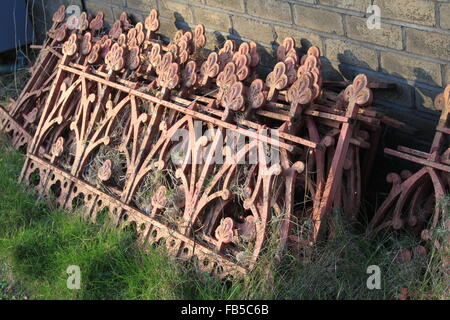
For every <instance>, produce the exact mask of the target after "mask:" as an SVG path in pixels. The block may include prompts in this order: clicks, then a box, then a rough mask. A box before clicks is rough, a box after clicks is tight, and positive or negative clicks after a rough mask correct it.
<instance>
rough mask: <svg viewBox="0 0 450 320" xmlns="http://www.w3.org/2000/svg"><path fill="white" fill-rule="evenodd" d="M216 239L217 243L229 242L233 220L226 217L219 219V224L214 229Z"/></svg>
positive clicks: (232, 233) (232, 231)
mask: <svg viewBox="0 0 450 320" xmlns="http://www.w3.org/2000/svg"><path fill="white" fill-rule="evenodd" d="M215 236H216V239H217V241H218V242H219V243H231V242H232V241H233V238H234V221H233V219H232V218H230V217H228V218H225V219H223V220H222V221H220V225H219V226H218V227H217V229H216V231H215Z"/></svg>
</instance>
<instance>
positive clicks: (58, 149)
mask: <svg viewBox="0 0 450 320" xmlns="http://www.w3.org/2000/svg"><path fill="white" fill-rule="evenodd" d="M63 152H64V138H63V137H59V138H58V139H56V141H55V143H53V144H52V147H51V150H50V153H51V155H52V156H53V157H54V158H59V157H61V156H62V154H63Z"/></svg>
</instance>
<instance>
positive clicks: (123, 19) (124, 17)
mask: <svg viewBox="0 0 450 320" xmlns="http://www.w3.org/2000/svg"><path fill="white" fill-rule="evenodd" d="M119 21H120V26H121V27H122V29H123V30H124V31H128V29H130V28H131V22H130V18H129V17H128V13H127V12H125V11H124V12H122V13H121V14H120V17H119Z"/></svg>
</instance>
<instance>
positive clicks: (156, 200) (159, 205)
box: [152, 186, 168, 210]
mask: <svg viewBox="0 0 450 320" xmlns="http://www.w3.org/2000/svg"><path fill="white" fill-rule="evenodd" d="M166 194H167V187H166V186H160V187H159V188H158V189H157V190H156V192H155V194H154V195H153V196H152V206H153V207H154V208H156V209H159V210H162V209H165V207H166V205H167V202H168V201H167V196H166Z"/></svg>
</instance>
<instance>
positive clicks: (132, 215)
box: [30, 155, 248, 276]
mask: <svg viewBox="0 0 450 320" xmlns="http://www.w3.org/2000/svg"><path fill="white" fill-rule="evenodd" d="M30 159H31V160H32V161H33V162H36V163H38V164H40V165H42V166H43V167H45V168H47V170H48V172H52V173H54V174H55V175H57V176H60V177H63V178H65V179H67V180H71V181H72V182H73V184H74V185H76V186H78V188H80V189H83V190H86V191H85V192H89V193H90V194H95V195H97V197H98V199H97V200H96V201H93V208H91V209H89V208H87V209H86V210H87V211H91V212H92V211H94V210H93V209H94V208H95V206H96V204H95V203H96V202H98V200H99V199H103V206H107V205H105V204H108V203H111V204H114V205H113V206H114V207H121V208H123V210H124V212H125V214H126V215H127V219H126V221H123V222H121V224H123V226H125V225H128V224H130V223H132V222H133V221H135V222H140V223H139V224H142V223H145V224H147V226H146V228H145V232H144V234H143V235H142V236H141V239H142V241H143V242H144V243H143V244H145V243H146V242H149V243H151V242H157V241H156V240H158V239H151V238H152V237H151V233H152V231H154V229H155V228H157V229H158V230H163V231H164V233H165V234H166V235H167V236H169V235H170V237H173V238H174V239H176V240H177V241H179V242H184V243H186V244H187V245H188V247H189V248H190V249H191V252H190V254H189V255H188V256H187V257H184V256H183V255H179V256H180V258H189V257H190V256H193V255H199V256H200V258H202V259H201V261H200V262H203V260H204V259H206V258H209V259H210V260H214V259H216V260H217V262H219V263H220V264H221V265H222V266H223V268H224V271H223V274H222V275H224V274H227V275H230V274H231V275H236V276H241V275H244V274H246V273H247V272H248V269H246V268H244V267H241V266H238V265H236V264H235V263H234V262H233V261H230V260H229V259H228V258H227V257H225V256H224V255H222V254H220V253H216V254H215V255H212V254H211V251H210V250H211V249H210V248H208V247H206V246H204V245H202V244H200V243H197V242H194V240H192V239H191V238H189V237H186V236H184V235H183V234H181V233H179V232H177V231H175V230H169V229H168V228H167V227H166V226H165V225H164V224H162V223H161V222H159V221H157V220H155V219H153V218H151V217H149V216H148V215H146V214H144V213H142V212H140V211H139V210H137V209H135V208H133V207H131V206H129V205H127V204H126V203H123V202H121V201H120V200H118V199H115V198H113V197H111V196H110V195H108V194H106V193H104V192H102V191H100V190H98V189H97V188H95V187H93V186H91V185H89V184H88V183H86V182H84V181H83V180H80V179H78V178H76V177H73V176H72V175H70V174H68V173H66V172H65V171H63V170H61V169H59V168H57V167H55V166H54V165H52V164H51V163H49V162H47V161H45V160H43V159H40V158H39V157H36V156H34V155H30ZM136 230H137V231H138V232H139V230H141V228H139V226H138V227H137V228H136ZM166 243H167V246H169V244H170V241H166ZM178 247H182V244H181V243H179V244H178ZM168 249H169V248H168ZM212 262H213V261H212ZM199 267H201V269H203V270H205V271H211V270H209V269H210V266H209V267H208V268H205V266H204V265H203V264H202V263H199ZM219 276H221V275H220V274H219Z"/></svg>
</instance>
